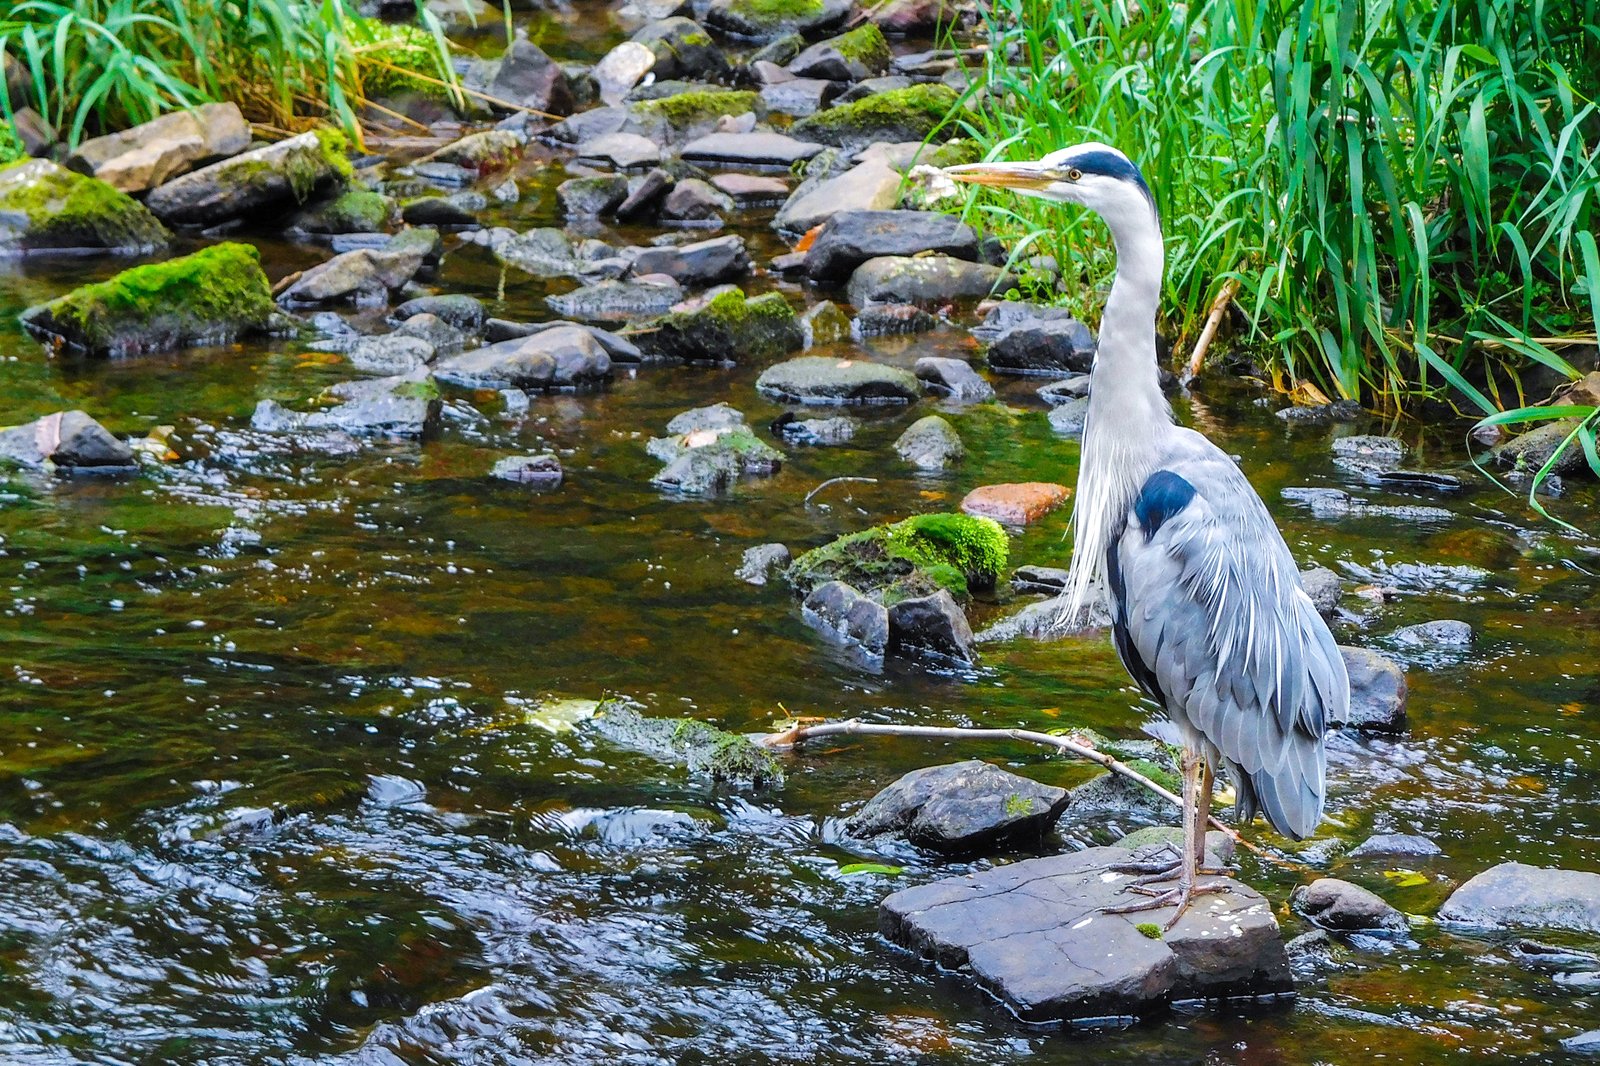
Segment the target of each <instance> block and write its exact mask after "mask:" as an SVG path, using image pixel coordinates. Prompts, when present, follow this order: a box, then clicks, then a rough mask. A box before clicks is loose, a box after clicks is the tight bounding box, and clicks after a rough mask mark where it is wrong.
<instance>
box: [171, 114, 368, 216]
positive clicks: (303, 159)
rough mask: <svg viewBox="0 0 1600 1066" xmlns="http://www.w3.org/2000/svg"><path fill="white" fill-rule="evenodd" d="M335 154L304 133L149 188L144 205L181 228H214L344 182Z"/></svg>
mask: <svg viewBox="0 0 1600 1066" xmlns="http://www.w3.org/2000/svg"><path fill="white" fill-rule="evenodd" d="M333 152H334V149H332V148H331V147H328V146H325V145H324V144H323V142H322V140H321V139H319V138H318V136H317V134H316V133H315V132H312V133H302V134H300V135H299V136H298V137H290V138H288V139H287V140H283V141H279V142H278V143H277V144H270V145H267V146H266V147H264V148H256V149H253V150H251V151H248V152H243V153H241V154H239V155H236V156H232V157H230V158H228V159H224V160H222V161H221V162H219V163H212V164H211V165H210V166H208V167H202V168H201V169H199V170H195V171H191V172H189V173H187V174H183V175H180V176H179V177H176V178H173V179H171V180H170V181H167V182H165V183H163V184H161V185H158V186H157V187H156V188H155V189H153V190H151V192H150V195H149V196H148V197H147V198H146V200H145V206H146V207H148V208H149V209H150V210H151V212H152V213H153V214H154V215H155V216H156V217H157V218H159V219H161V221H163V222H165V223H167V224H168V225H178V226H214V225H217V224H218V223H220V222H228V221H231V220H233V219H236V218H243V217H245V216H246V215H254V214H256V213H257V212H261V211H271V210H274V209H278V208H284V207H289V206H292V205H294V204H297V203H301V202H303V201H305V200H308V199H310V198H311V197H312V196H314V195H317V194H320V193H324V192H326V191H327V190H328V189H330V188H332V187H333V186H335V185H337V184H339V183H340V182H341V181H343V180H344V175H343V172H341V169H340V167H339V165H338V164H337V162H336V160H335V157H334V154H333Z"/></svg>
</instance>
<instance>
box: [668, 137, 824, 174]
mask: <svg viewBox="0 0 1600 1066" xmlns="http://www.w3.org/2000/svg"><path fill="white" fill-rule="evenodd" d="M822 149H823V146H822V145H820V144H814V143H811V142H809V141H802V140H797V139H796V138H794V137H791V136H789V135H788V134H784V133H768V132H752V133H708V134H706V135H705V136H704V137H697V138H695V139H694V140H692V141H690V142H689V143H688V144H686V145H684V146H683V152H682V155H683V158H684V159H685V160H686V161H688V162H691V163H718V164H723V165H733V166H757V167H759V166H766V167H784V168H787V167H791V166H793V165H794V164H796V163H798V162H802V161H803V160H807V159H810V158H811V157H812V156H814V155H816V154H817V153H818V152H821V151H822Z"/></svg>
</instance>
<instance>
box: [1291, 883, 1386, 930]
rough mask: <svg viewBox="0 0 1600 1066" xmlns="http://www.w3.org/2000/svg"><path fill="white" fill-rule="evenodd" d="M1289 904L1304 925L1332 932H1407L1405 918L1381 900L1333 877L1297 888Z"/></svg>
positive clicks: (1362, 889) (1366, 891) (1371, 893)
mask: <svg viewBox="0 0 1600 1066" xmlns="http://www.w3.org/2000/svg"><path fill="white" fill-rule="evenodd" d="M1289 903H1290V905H1291V906H1292V907H1293V908H1294V909H1295V911H1296V912H1297V913H1298V914H1299V915H1300V916H1301V917H1303V918H1305V919H1306V921H1308V922H1310V923H1312V924H1313V925H1316V926H1319V927H1321V928H1323V929H1331V930H1334V931H1336V932H1345V933H1349V932H1385V933H1404V932H1405V931H1406V929H1407V926H1406V919H1405V915H1403V914H1401V913H1400V912H1399V911H1397V910H1395V909H1394V908H1393V907H1391V906H1389V904H1388V903H1386V902H1384V900H1383V898H1382V897H1381V896H1378V895H1377V894H1375V893H1373V892H1369V891H1368V890H1366V889H1364V888H1362V887H1361V886H1360V885H1353V884H1351V883H1350V882H1349V881H1341V880H1339V879H1338V878H1336V877H1320V878H1318V879H1317V880H1315V881H1313V882H1311V883H1310V884H1309V885H1300V886H1299V887H1298V888H1296V889H1295V890H1294V892H1293V894H1292V895H1291V896H1290V897H1289Z"/></svg>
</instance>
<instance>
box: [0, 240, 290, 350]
mask: <svg viewBox="0 0 1600 1066" xmlns="http://www.w3.org/2000/svg"><path fill="white" fill-rule="evenodd" d="M276 313H277V307H276V305H275V304H274V303H273V302H272V287H271V286H270V285H269V284H268V283H267V276H266V274H265V273H263V272H262V270H261V257H260V254H259V253H258V252H257V251H256V250H255V248H253V247H251V246H250V245H248V244H237V243H234V242H226V243H223V244H214V245H212V246H211V247H209V248H204V249H201V250H200V251H198V252H195V253H194V254H193V255H186V256H183V257H181V258H178V259H170V260H168V261H166V262H164V263H147V264H145V265H144V266H136V267H133V268H132V269H129V270H124V271H123V272H122V273H120V274H118V275H116V276H115V277H112V278H110V279H108V280H106V281H102V282H96V283H95V284H92V285H85V286H83V287H81V288H78V289H74V290H72V291H71V292H69V293H67V294H66V295H64V296H60V297H57V298H56V299H54V300H51V301H50V302H49V303H46V304H40V305H38V306H36V307H30V308H28V310H26V311H24V312H23V314H22V324H23V325H24V326H25V327H27V329H28V331H29V332H30V333H32V334H33V335H34V336H35V337H38V338H40V339H41V340H45V341H48V342H51V343H54V344H57V345H59V346H61V347H64V348H68V349H72V350H75V351H79V352H82V353H85V354H88V355H95V356H121V355H134V354H139V353H143V352H157V351H165V350H168V349H171V348H182V347H187V346H190V345H196V344H225V343H227V342H228V341H231V340H233V339H234V338H236V337H240V336H243V335H245V334H248V333H260V332H264V331H266V330H267V329H268V328H269V326H270V324H271V322H272V320H273V316H274V315H275V314H276Z"/></svg>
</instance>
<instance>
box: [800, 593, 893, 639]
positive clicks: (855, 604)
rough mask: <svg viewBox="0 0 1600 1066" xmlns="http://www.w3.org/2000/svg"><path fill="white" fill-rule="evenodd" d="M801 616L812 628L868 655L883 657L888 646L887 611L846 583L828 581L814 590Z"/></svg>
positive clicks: (803, 604)
mask: <svg viewBox="0 0 1600 1066" xmlns="http://www.w3.org/2000/svg"><path fill="white" fill-rule="evenodd" d="M800 616H801V618H803V619H805V621H806V624H807V625H809V626H811V627H812V628H813V629H818V630H821V631H822V632H824V633H826V634H828V635H829V636H831V637H833V638H835V639H836V640H838V641H840V642H842V643H844V644H848V645H851V646H853V647H856V648H859V649H860V650H861V651H863V652H865V653H866V654H867V655H869V656H873V657H879V656H882V655H883V653H884V651H885V650H886V649H887V648H888V646H889V612H888V610H887V609H886V608H885V607H884V606H883V604H881V603H879V602H878V601H876V600H874V599H871V598H870V597H867V596H863V595H862V594H861V593H860V592H858V591H857V590H856V589H855V587H854V586H852V585H849V584H846V583H845V582H843V581H825V582H823V583H822V584H819V585H817V586H816V587H815V588H813V589H812V590H811V591H810V592H809V593H807V594H806V598H805V600H804V602H803V603H802V604H801V609H800Z"/></svg>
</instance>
